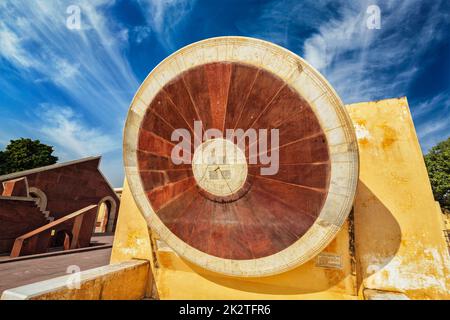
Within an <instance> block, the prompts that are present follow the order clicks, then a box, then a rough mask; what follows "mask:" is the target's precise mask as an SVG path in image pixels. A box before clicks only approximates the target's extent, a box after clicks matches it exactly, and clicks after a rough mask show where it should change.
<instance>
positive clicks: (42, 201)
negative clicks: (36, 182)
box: [28, 187, 47, 211]
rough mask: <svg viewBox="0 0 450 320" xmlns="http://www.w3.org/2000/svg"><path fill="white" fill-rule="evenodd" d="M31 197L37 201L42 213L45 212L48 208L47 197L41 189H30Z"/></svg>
mask: <svg viewBox="0 0 450 320" xmlns="http://www.w3.org/2000/svg"><path fill="white" fill-rule="evenodd" d="M28 194H29V195H30V197H32V198H35V199H37V205H38V207H39V209H41V211H45V209H46V208H47V196H46V194H45V193H44V191H42V190H41V189H38V188H35V187H31V188H29V189H28Z"/></svg>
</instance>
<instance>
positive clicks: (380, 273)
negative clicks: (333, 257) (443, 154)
mask: <svg viewBox="0 0 450 320" xmlns="http://www.w3.org/2000/svg"><path fill="white" fill-rule="evenodd" d="M347 109H348V111H349V113H350V116H351V118H352V120H353V122H354V125H355V129H356V133H357V136H358V145H359V152H360V179H359V185H358V191H357V196H356V201H355V204H354V215H355V240H356V259H357V273H358V285H359V294H360V296H362V295H363V294H364V289H374V290H380V291H393V292H401V293H404V294H405V295H407V296H408V297H409V298H413V299H427V298H429V299H440V298H447V299H448V298H450V295H449V288H450V282H449V276H450V263H449V255H448V251H447V248H446V243H445V238H444V236H443V232H442V220H441V219H442V217H441V215H440V213H439V211H438V210H437V209H436V204H435V201H434V199H433V194H432V191H431V185H430V182H429V179H428V175H427V171H426V167H425V164H424V161H423V156H422V152H421V149H420V145H419V142H418V140H417V136H416V132H415V129H414V124H413V122H412V118H411V114H410V111H409V107H408V102H407V100H406V98H399V99H389V100H382V101H376V102H367V103H357V104H352V105H349V106H347Z"/></svg>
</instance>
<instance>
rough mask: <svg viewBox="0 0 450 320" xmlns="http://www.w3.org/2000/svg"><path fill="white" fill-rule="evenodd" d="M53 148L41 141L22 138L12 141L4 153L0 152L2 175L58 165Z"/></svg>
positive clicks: (0, 171)
mask: <svg viewBox="0 0 450 320" xmlns="http://www.w3.org/2000/svg"><path fill="white" fill-rule="evenodd" d="M52 153H53V147H52V146H48V145H46V144H43V143H41V142H40V141H39V140H31V139H24V138H20V139H17V140H11V141H10V143H9V144H8V145H7V146H6V149H5V150H4V151H0V174H8V173H13V172H17V171H22V170H28V169H33V168H38V167H43V166H47V165H50V164H54V163H56V161H58V158H57V157H55V156H53V155H52Z"/></svg>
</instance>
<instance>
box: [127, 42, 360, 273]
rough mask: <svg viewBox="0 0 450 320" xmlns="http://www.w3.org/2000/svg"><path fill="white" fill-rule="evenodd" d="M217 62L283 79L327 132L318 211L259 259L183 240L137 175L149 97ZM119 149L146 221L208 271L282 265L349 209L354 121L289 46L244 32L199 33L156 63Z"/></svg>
mask: <svg viewBox="0 0 450 320" xmlns="http://www.w3.org/2000/svg"><path fill="white" fill-rule="evenodd" d="M220 61H228V62H240V63H247V64H250V65H253V66H256V67H259V68H264V69H266V70H268V71H270V72H272V73H274V74H276V75H277V76H279V77H280V78H282V79H283V80H284V81H285V82H287V83H288V84H289V85H290V86H291V87H292V88H294V89H295V90H296V91H297V92H299V94H300V95H301V96H303V97H304V98H305V99H306V100H307V101H308V102H309V104H310V105H311V107H312V109H313V111H314V113H315V114H316V116H317V118H318V120H319V123H320V125H321V127H322V129H323V131H324V133H325V135H326V137H327V142H328V147H329V154H330V161H331V174H330V184H329V190H328V195H327V198H326V200H325V203H324V205H323V208H322V210H321V212H320V215H319V217H318V218H317V220H316V221H315V222H314V224H313V225H312V226H311V228H310V229H309V230H308V231H307V232H306V233H305V235H303V236H302V237H301V238H300V239H299V240H297V241H296V242H295V243H294V244H292V245H291V246H289V247H287V248H285V249H283V250H282V251H280V252H277V253H275V254H273V255H270V256H267V257H263V258H258V259H251V260H231V259H223V258H219V257H215V256H212V255H209V254H207V253H204V252H202V251H199V250H197V249H195V248H193V247H192V246H190V245H188V244H187V243H185V242H183V241H182V240H181V239H179V238H178V237H177V236H175V235H174V234H173V233H172V232H171V231H170V230H169V229H168V228H167V227H166V226H165V225H164V224H163V223H162V221H161V220H160V219H159V217H158V216H157V215H156V214H155V212H154V210H153V209H152V207H151V205H150V203H149V201H148V199H147V197H146V195H145V192H144V190H143V186H142V184H141V180H140V177H139V172H138V163H137V156H136V150H137V142H138V133H139V127H140V123H141V121H142V119H143V116H144V114H145V110H146V108H147V106H148V105H149V103H150V102H151V100H152V99H153V97H154V96H155V95H156V93H157V92H158V91H159V90H160V89H161V88H162V87H163V86H164V85H165V84H166V83H167V82H169V81H170V80H171V79H172V78H174V77H175V76H176V75H178V74H180V73H182V72H184V71H186V70H188V69H190V68H192V67H195V66H199V65H202V64H205V63H210V62H220ZM123 152H124V164H125V172H126V177H127V180H128V184H129V186H130V189H131V192H132V194H133V197H134V200H135V202H136V204H137V206H138V208H139V210H140V211H141V214H142V215H143V216H144V218H145V219H146V221H147V224H148V226H149V227H150V228H152V230H154V231H155V232H156V233H157V234H158V235H159V236H160V237H161V239H162V240H164V241H165V242H166V243H167V244H168V245H169V246H170V247H171V248H172V249H173V250H174V251H176V252H177V253H178V254H179V255H180V256H181V257H184V258H185V259H187V260H188V261H190V262H192V263H194V264H196V265H199V266H200V267H203V268H205V269H208V270H210V271H213V272H218V273H222V274H226V275H230V276H246V277H259V276H268V275H272V274H277V273H281V272H285V271H288V270H290V269H292V268H294V267H296V266H299V265H301V264H303V263H305V262H307V261H308V260H310V259H311V258H313V257H314V256H316V255H317V254H318V253H320V252H321V251H322V250H323V249H324V248H325V247H326V246H327V245H328V244H329V243H330V242H331V241H332V240H333V239H334V237H335V236H336V234H337V232H338V231H339V230H340V228H341V227H342V225H343V223H344V222H345V220H346V218H347V216H348V214H349V212H350V210H351V208H352V205H353V200H354V197H355V193H356V186H357V182H358V174H359V158H358V147H357V142H356V136H355V133H354V130H353V125H352V122H351V120H350V117H349V116H348V114H347V112H346V110H345V107H344V105H343V103H342V101H341V100H340V98H339V97H338V95H337V94H336V92H335V91H334V89H333V88H332V87H331V85H330V84H329V83H328V82H327V81H326V80H325V78H324V77H323V76H322V75H321V74H320V73H319V72H318V71H316V70H315V69H314V68H313V67H311V66H310V65H309V64H308V63H307V62H306V61H304V60H303V59H302V58H300V57H299V56H297V55H296V54H294V53H292V52H291V51H289V50H287V49H284V48H282V47H280V46H277V45H275V44H273V43H270V42H267V41H263V40H259V39H254V38H246V37H219V38H211V39H206V40H202V41H199V42H196V43H193V44H191V45H188V46H186V47H184V48H182V49H180V50H178V51H177V52H175V53H173V54H172V55H170V56H169V57H167V58H166V59H165V60H163V61H162V62H161V63H160V64H159V65H158V66H156V67H155V68H154V69H153V71H152V72H151V73H150V74H149V75H148V76H147V78H146V79H145V80H144V82H143V84H142V85H141V87H140V88H139V90H138V91H137V93H136V95H135V96H134V98H133V101H132V103H131V106H130V109H129V111H128V116H127V121H126V124H125V129H124V145H123Z"/></svg>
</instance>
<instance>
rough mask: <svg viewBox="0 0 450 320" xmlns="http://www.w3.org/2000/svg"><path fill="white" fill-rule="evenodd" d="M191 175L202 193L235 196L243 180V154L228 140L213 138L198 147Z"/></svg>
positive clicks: (245, 174) (244, 174)
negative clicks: (192, 174)
mask: <svg viewBox="0 0 450 320" xmlns="http://www.w3.org/2000/svg"><path fill="white" fill-rule="evenodd" d="M192 171H193V173H194V178H195V181H196V183H197V185H198V186H199V187H200V188H202V189H203V190H204V191H206V192H208V193H210V194H212V195H214V196H217V197H227V196H230V195H233V194H236V193H238V192H239V190H240V189H241V188H242V187H243V186H244V184H245V181H246V180H247V174H248V168H247V160H246V158H245V154H244V152H243V151H242V150H241V149H240V148H239V147H238V146H237V145H236V144H234V143H232V142H231V141H229V140H226V139H222V138H216V139H212V140H208V141H206V142H204V143H203V144H201V145H200V146H199V147H198V148H197V149H196V150H195V152H194V156H193V160H192Z"/></svg>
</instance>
